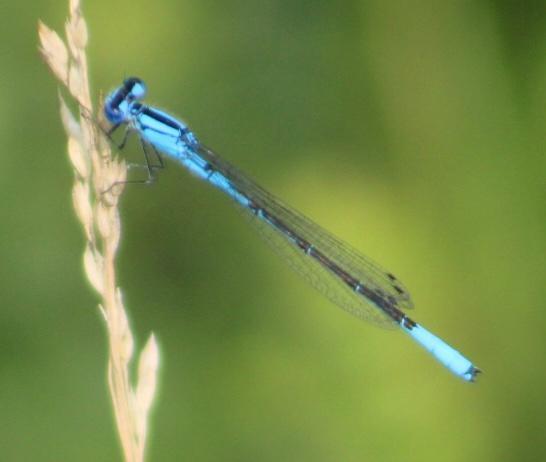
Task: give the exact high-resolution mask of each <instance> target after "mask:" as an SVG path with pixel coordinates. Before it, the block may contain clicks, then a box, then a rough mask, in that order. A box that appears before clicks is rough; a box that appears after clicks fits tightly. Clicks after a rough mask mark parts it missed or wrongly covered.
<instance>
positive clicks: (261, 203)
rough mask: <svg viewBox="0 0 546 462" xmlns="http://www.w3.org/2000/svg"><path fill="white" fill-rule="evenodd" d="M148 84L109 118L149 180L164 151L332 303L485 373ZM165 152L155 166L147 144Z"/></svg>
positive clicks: (386, 278) (108, 104)
mask: <svg viewBox="0 0 546 462" xmlns="http://www.w3.org/2000/svg"><path fill="white" fill-rule="evenodd" d="M145 95H146V86H145V84H144V82H143V81H142V80H140V79H138V78H134V77H133V78H128V79H126V80H125V81H124V82H123V84H122V85H121V86H120V87H118V88H117V89H115V90H114V91H112V92H111V93H110V94H109V95H108V97H107V98H106V101H105V104H104V113H105V115H106V118H107V119H108V121H109V122H110V123H111V124H112V129H111V130H110V133H112V132H113V131H114V130H116V129H117V128H118V127H120V126H125V128H126V131H125V137H124V141H125V140H126V139H127V135H128V134H129V133H131V132H136V133H137V134H138V136H139V137H140V139H141V141H142V145H143V148H144V153H145V157H146V163H147V165H148V172H149V179H152V178H153V174H154V171H155V169H157V168H159V167H162V166H163V162H162V161H161V157H160V155H159V153H158V151H159V152H160V153H165V154H167V155H168V156H169V157H171V158H173V159H175V160H177V161H178V162H180V163H181V164H182V165H184V166H185V167H186V168H187V169H188V170H189V171H190V172H191V173H193V174H194V175H196V176H197V177H199V178H202V179H204V180H206V181H208V182H209V183H211V184H212V185H213V186H215V187H216V188H218V189H220V190H221V191H223V192H224V193H226V194H227V195H228V196H229V197H231V198H232V199H233V200H234V201H235V202H236V203H238V204H239V205H240V206H241V207H242V208H243V209H244V210H245V211H246V212H247V213H248V214H249V215H250V218H251V219H252V220H253V222H254V223H255V224H256V226H257V227H258V228H259V229H260V231H261V232H262V234H263V235H265V237H266V238H267V239H268V240H269V241H270V242H271V244H272V245H273V246H274V247H275V248H276V249H277V250H278V251H279V253H281V254H283V255H284V256H285V257H286V260H287V262H288V263H289V264H290V266H292V267H293V268H294V269H295V270H296V271H297V272H299V273H300V274H301V275H302V276H303V277H304V278H305V279H306V280H307V281H308V282H309V283H311V284H312V285H313V286H314V287H315V288H317V289H318V290H319V291H320V292H321V293H323V294H324V295H325V296H327V297H328V298H329V299H330V300H331V301H333V302H334V303H336V304H337V305H339V306H340V307H341V308H343V309H345V310H346V311H348V312H350V313H351V314H353V315H355V316H357V317H359V318H362V319H364V320H366V321H370V322H372V323H374V324H376V325H380V326H383V327H397V326H400V327H401V328H402V330H403V331H404V332H406V333H408V334H409V335H410V336H411V338H413V339H414V340H415V341H416V342H417V343H419V344H420V345H421V346H423V347H424V348H425V349H426V350H428V351H429V352H430V353H431V354H432V355H433V356H434V357H435V358H436V359H437V360H438V361H439V362H440V363H442V364H443V365H444V366H446V367H447V368H448V369H449V370H450V371H451V372H453V373H454V374H455V375H457V376H459V377H461V378H462V379H464V380H466V381H471V382H472V381H474V380H475V378H476V376H477V374H478V373H479V372H481V371H480V369H478V368H477V367H476V366H474V365H473V364H472V362H470V361H469V360H468V359H466V358H465V357H464V356H463V355H462V354H461V353H459V352H458V351H457V350H455V349H454V348H452V347H451V346H449V345H448V344H447V343H446V342H444V341H443V340H442V339H440V338H438V337H436V336H435V335H433V334H432V333H430V332H429V331H428V330H426V329H425V328H424V327H422V326H421V325H419V324H417V323H416V322H415V321H413V320H412V319H410V318H409V317H408V316H407V315H406V314H405V312H404V310H406V309H409V308H411V307H412V302H411V298H410V295H409V293H408V291H407V290H406V288H405V287H404V286H403V285H402V283H401V282H400V281H399V280H398V279H397V278H396V277H395V276H394V275H393V274H392V273H390V272H388V271H386V270H384V269H382V268H381V267H380V266H379V265H377V264H376V263H374V262H372V261H371V260H370V259H369V258H367V257H365V256H363V255H362V254H360V253H359V252H357V251H356V250H354V249H353V248H351V247H350V246H348V245H347V244H345V243H343V242H341V241H340V240H339V239H338V238H336V237H335V236H333V235H332V234H330V233H328V232H327V231H325V230H324V229H322V228H321V227H320V226H318V225H317V224H315V223H314V222H312V221H311V220H309V219H308V218H306V217H305V216H303V215H302V214H301V213H299V212H296V211H295V210H294V209H292V208H290V207H288V206H287V205H285V204H284V203H283V202H281V201H280V200H279V199H277V198H276V197H275V196H273V195H272V194H270V193H269V192H267V191H266V190H264V189H263V188H261V187H260V186H258V185H257V184H256V183H255V182H254V181H252V180H251V179H250V178H249V177H248V176H247V175H245V174H243V173H241V172H240V171H239V170H238V169H236V168H235V167H233V166H232V165H230V164H229V163H228V162H226V161H225V160H223V159H222V158H220V157H219V156H218V155H217V154H215V153H214V152H213V151H211V150H210V149H208V148H207V147H205V146H204V145H203V144H201V143H200V142H199V141H198V140H197V138H196V137H195V135H194V134H193V133H192V132H191V131H190V129H189V128H188V127H187V125H186V124H184V123H183V122H181V121H180V120H177V119H175V118H174V117H172V116H170V115H169V114H167V113H165V112H163V111H161V110H159V109H156V108H153V107H150V106H147V105H145V104H142V103H141V102H140V101H141V100H142V99H143V98H144V97H145ZM148 145H149V146H151V147H152V148H153V149H154V151H156V153H157V157H158V159H159V162H160V163H159V165H152V164H151V162H150V154H149V152H148V150H147V146H148Z"/></svg>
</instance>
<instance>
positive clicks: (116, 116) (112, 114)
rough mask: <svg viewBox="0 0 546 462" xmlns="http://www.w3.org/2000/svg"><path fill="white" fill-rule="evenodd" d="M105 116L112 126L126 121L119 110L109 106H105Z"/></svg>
mask: <svg viewBox="0 0 546 462" xmlns="http://www.w3.org/2000/svg"><path fill="white" fill-rule="evenodd" d="M104 115H105V116H106V118H107V119H108V121H109V122H110V123H111V124H114V125H116V124H120V123H122V122H123V121H124V119H125V117H124V115H123V113H122V112H121V111H120V110H119V109H114V108H113V107H111V106H110V105H108V104H105V105H104Z"/></svg>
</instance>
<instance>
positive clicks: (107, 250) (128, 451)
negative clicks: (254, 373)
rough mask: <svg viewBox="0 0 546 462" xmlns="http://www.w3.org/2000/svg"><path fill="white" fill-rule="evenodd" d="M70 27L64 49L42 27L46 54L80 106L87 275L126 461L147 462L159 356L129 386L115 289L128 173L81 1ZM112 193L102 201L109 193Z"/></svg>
mask: <svg viewBox="0 0 546 462" xmlns="http://www.w3.org/2000/svg"><path fill="white" fill-rule="evenodd" d="M69 7H70V14H69V17H68V20H67V22H66V26H65V34H66V44H65V42H64V41H63V40H62V39H61V38H60V37H59V35H58V34H57V33H56V32H54V31H53V30H51V29H49V28H48V27H47V26H46V25H44V24H43V23H41V22H40V23H39V24H38V33H39V38H40V53H41V55H42V57H43V59H44V61H45V62H46V64H47V65H48V66H49V68H50V69H51V71H52V73H53V75H54V76H55V77H56V78H57V80H58V81H59V82H60V83H61V85H62V86H63V87H65V88H66V89H67V90H68V92H69V93H70V95H71V96H72V97H73V98H74V99H75V100H76V102H77V104H78V106H79V114H78V117H77V118H76V117H75V116H74V115H73V114H72V112H71V111H70V109H69V108H68V106H67V104H66V103H65V100H64V99H63V98H62V96H61V95H59V101H60V111H61V119H62V122H63V125H64V127H65V130H66V134H67V136H68V155H69V159H70V162H71V164H72V166H73V168H74V186H73V189H72V199H73V203H74V209H75V211H76V216H77V217H78V220H79V221H80V223H81V225H82V227H83V230H84V235H85V239H86V245H85V250H84V254H83V261H84V268H85V274H86V276H87V279H88V280H89V282H90V283H91V286H92V287H93V288H94V289H95V291H96V292H97V293H98V295H99V296H100V299H101V301H100V304H99V309H100V310H101V312H102V314H103V316H104V319H105V321H106V328H107V332H108V340H109V358H108V383H109V388H110V394H111V397H112V403H113V408H114V415H115V419H116V424H117V428H118V433H119V437H120V440H121V445H122V448H123V452H124V455H125V460H126V461H130V462H141V461H143V460H144V449H145V443H146V436H147V429H148V424H147V422H148V418H149V411H150V407H151V404H152V401H153V397H154V395H155V391H156V382H157V370H158V363H159V352H158V348H157V343H156V341H155V337H154V335H153V334H152V335H150V337H149V339H148V342H147V343H146V346H145V347H144V349H143V351H142V352H141V353H140V357H139V361H138V363H139V365H138V373H137V383H136V386H135V387H133V386H132V385H131V382H130V380H129V363H130V361H131V358H132V357H133V350H134V345H133V336H132V334H131V330H130V327H129V322H128V319H127V314H126V310H125V307H124V304H123V299H122V296H121V290H120V289H119V287H118V286H117V284H116V271H115V256H116V251H117V248H118V244H119V240H120V232H121V227H120V220H119V211H118V200H119V195H120V194H121V190H122V189H123V186H122V184H121V185H120V186H116V187H115V188H110V187H111V186H112V185H113V184H114V183H116V184H119V182H123V181H124V180H125V177H126V165H125V163H124V162H123V161H120V160H118V159H116V158H115V157H114V156H113V155H112V152H111V149H110V145H109V143H108V140H107V139H106V137H105V136H104V134H103V133H102V131H101V130H100V129H99V128H98V127H97V125H96V124H95V122H94V120H97V118H96V117H95V115H94V112H93V106H92V102H91V94H90V90H89V77H88V75H89V74H88V66H87V57H86V53H85V48H86V45H87V39H88V35H87V25H86V22H85V19H84V17H83V15H82V12H81V8H80V3H79V0H70V2H69ZM108 190H109V192H108V193H104V192H105V191H108Z"/></svg>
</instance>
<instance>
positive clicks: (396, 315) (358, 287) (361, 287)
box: [249, 200, 415, 328]
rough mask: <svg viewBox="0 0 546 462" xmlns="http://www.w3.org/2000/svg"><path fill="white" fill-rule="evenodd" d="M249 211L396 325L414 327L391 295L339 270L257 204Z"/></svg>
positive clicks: (336, 265)
mask: <svg viewBox="0 0 546 462" xmlns="http://www.w3.org/2000/svg"><path fill="white" fill-rule="evenodd" d="M249 208H250V210H251V211H252V212H253V213H254V214H255V215H256V216H257V217H261V218H262V219H264V220H265V221H267V222H268V223H269V224H270V225H271V226H273V227H275V228H276V229H277V230H278V231H279V232H281V233H282V234H283V235H284V236H285V237H286V238H287V239H289V240H290V241H291V242H292V243H294V244H295V245H296V246H297V247H299V248H300V249H301V250H303V251H304V252H305V254H306V255H308V256H309V257H311V258H314V259H315V260H316V261H317V262H318V263H319V264H320V265H321V266H322V267H323V268H325V269H326V270H328V271H330V272H331V273H333V274H334V275H336V276H337V277H338V278H339V279H341V281H342V282H343V283H345V284H346V285H347V286H349V288H350V289H351V290H353V291H355V292H356V293H358V294H361V295H362V296H364V297H365V298H366V299H368V301H370V302H372V303H373V304H374V305H375V306H377V308H379V309H380V310H381V311H383V313H385V314H386V315H387V316H388V317H389V318H391V319H392V320H393V321H395V322H396V323H398V324H401V323H402V321H404V325H406V326H407V327H408V328H411V327H413V326H414V325H415V323H414V322H413V321H411V320H410V319H409V318H407V317H406V315H405V314H404V313H403V311H401V310H400V309H399V308H398V307H397V300H396V298H395V297H393V296H392V295H387V294H385V293H384V292H383V291H382V290H381V289H379V288H377V289H375V290H374V289H370V288H369V287H367V286H366V285H365V284H364V283H362V282H361V281H359V280H358V279H357V278H355V277H353V276H351V274H350V273H348V272H347V271H345V270H344V269H343V268H341V267H340V266H339V265H338V264H337V263H335V262H334V261H332V260H331V259H330V258H328V257H327V256H326V255H325V254H323V253H322V252H321V251H320V250H318V249H317V248H316V247H315V246H314V245H313V244H311V243H310V242H308V241H307V240H305V239H303V238H302V237H301V236H299V235H298V234H297V233H296V232H294V231H293V230H292V229H290V227H288V226H287V225H286V224H284V222H283V221H281V220H280V219H278V218H276V217H274V216H273V215H271V214H270V213H269V212H267V211H266V210H265V209H263V208H262V207H260V206H259V205H258V204H257V203H255V202H253V201H252V200H249ZM387 276H388V277H389V279H390V280H391V281H395V280H396V278H395V277H394V275H392V274H391V273H387Z"/></svg>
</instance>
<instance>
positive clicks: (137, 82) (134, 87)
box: [123, 77, 146, 101]
mask: <svg viewBox="0 0 546 462" xmlns="http://www.w3.org/2000/svg"><path fill="white" fill-rule="evenodd" d="M123 85H124V87H125V89H126V90H127V99H129V100H130V101H135V100H139V99H142V98H144V96H146V84H145V83H144V82H143V81H142V80H141V79H139V78H138V77H130V78H128V79H126V80H125V82H123Z"/></svg>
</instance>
